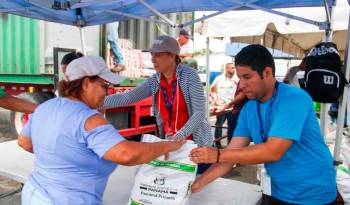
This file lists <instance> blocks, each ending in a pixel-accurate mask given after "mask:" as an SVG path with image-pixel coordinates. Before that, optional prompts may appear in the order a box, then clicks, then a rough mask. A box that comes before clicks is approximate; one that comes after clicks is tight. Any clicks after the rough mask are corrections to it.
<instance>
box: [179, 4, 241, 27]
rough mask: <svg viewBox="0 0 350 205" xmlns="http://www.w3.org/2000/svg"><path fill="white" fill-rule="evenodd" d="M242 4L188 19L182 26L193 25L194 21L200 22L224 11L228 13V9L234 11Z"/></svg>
mask: <svg viewBox="0 0 350 205" xmlns="http://www.w3.org/2000/svg"><path fill="white" fill-rule="evenodd" d="M241 7H242V6H241V5H239V6H232V7H230V8H227V9H224V10H221V11H218V12H215V13H212V14H209V15H206V16H203V17H201V18H198V19H195V20H193V21H188V22H185V23H183V24H181V25H182V27H186V26H188V25H192V24H194V23H197V22H200V21H204V20H207V19H209V18H212V17H214V16H217V15H220V14H223V13H226V12H228V11H232V10H235V9H238V8H241Z"/></svg>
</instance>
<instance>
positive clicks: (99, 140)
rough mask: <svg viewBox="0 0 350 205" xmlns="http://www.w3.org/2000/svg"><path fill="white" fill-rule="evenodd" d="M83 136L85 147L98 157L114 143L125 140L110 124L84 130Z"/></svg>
mask: <svg viewBox="0 0 350 205" xmlns="http://www.w3.org/2000/svg"><path fill="white" fill-rule="evenodd" d="M83 137H84V139H85V142H86V143H87V147H88V148H89V149H91V150H92V151H93V152H95V153H96V154H97V155H98V156H99V157H100V158H102V157H103V155H104V154H105V153H106V152H107V151H108V150H109V149H110V148H112V147H113V146H114V145H116V144H119V143H120V142H122V141H124V140H125V139H124V138H123V137H122V136H121V135H120V134H119V133H118V131H117V130H116V129H115V128H114V127H113V126H112V125H111V124H108V125H102V126H99V127H97V128H95V129H92V130H90V131H85V132H84V133H83Z"/></svg>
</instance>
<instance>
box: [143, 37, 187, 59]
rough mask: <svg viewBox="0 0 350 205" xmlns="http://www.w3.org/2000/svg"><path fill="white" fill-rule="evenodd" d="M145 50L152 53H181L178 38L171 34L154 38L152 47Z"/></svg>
mask: <svg viewBox="0 0 350 205" xmlns="http://www.w3.org/2000/svg"><path fill="white" fill-rule="evenodd" d="M144 52H151V53H162V52H170V53H174V54H176V55H179V53H180V45H179V43H178V42H177V40H176V39H175V38H173V37H171V36H166V35H164V36H158V38H157V39H156V40H154V42H153V45H152V47H151V48H149V49H147V50H144Z"/></svg>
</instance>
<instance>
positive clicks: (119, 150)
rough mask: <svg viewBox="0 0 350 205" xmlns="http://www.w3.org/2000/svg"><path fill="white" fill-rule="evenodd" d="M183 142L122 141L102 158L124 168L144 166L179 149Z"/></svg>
mask: <svg viewBox="0 0 350 205" xmlns="http://www.w3.org/2000/svg"><path fill="white" fill-rule="evenodd" d="M185 142H186V141H185V140H182V141H167V142H154V143H146V142H130V141H123V142H120V143H119V144H117V145H115V146H113V147H112V148H111V149H109V150H108V151H107V152H106V154H105V155H104V156H103V158H104V159H105V160H109V161H112V162H114V163H117V164H121V165H126V166H133V165H138V164H144V163H147V162H149V161H151V160H153V159H156V158H157V157H159V156H161V155H164V154H166V153H169V152H172V151H175V150H177V149H179V148H180V147H181V146H182V145H183V144H184V143H185Z"/></svg>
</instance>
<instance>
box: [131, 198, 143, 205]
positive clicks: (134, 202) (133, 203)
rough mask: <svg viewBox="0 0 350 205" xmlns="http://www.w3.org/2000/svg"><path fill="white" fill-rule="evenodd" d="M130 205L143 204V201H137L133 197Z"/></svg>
mask: <svg viewBox="0 0 350 205" xmlns="http://www.w3.org/2000/svg"><path fill="white" fill-rule="evenodd" d="M130 205H143V203H141V202H137V201H134V200H133V199H131V203H130Z"/></svg>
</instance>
